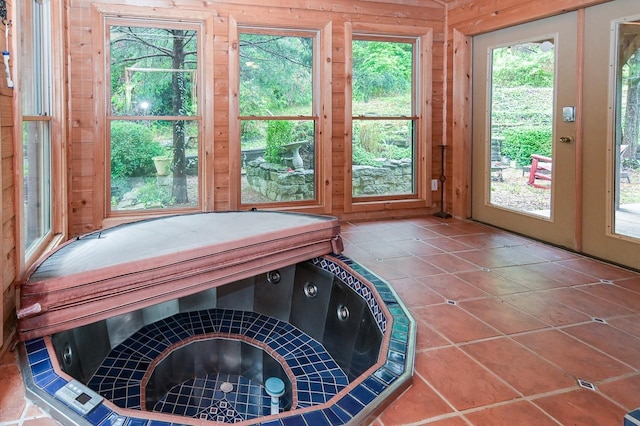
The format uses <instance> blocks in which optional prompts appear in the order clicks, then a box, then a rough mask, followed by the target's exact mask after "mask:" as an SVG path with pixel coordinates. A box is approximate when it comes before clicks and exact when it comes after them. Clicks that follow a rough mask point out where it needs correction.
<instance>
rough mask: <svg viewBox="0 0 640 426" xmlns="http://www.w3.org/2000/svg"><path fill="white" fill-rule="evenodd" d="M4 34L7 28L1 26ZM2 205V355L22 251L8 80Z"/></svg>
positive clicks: (0, 132)
mask: <svg viewBox="0 0 640 426" xmlns="http://www.w3.org/2000/svg"><path fill="white" fill-rule="evenodd" d="M6 6H7V12H8V19H11V20H12V22H14V23H15V22H17V21H16V19H17V15H16V13H15V10H14V4H13V2H11V1H9V2H7V5H6ZM0 27H1V28H2V29H3V30H4V25H0ZM9 30H10V32H9V34H10V38H9V40H7V39H6V37H5V31H1V32H0V45H2V46H5V45H6V43H7V42H8V44H9V45H10V46H15V40H16V39H15V31H16V25H12V26H11V27H10V28H9ZM12 54H13V55H15V54H16V49H15V48H13V49H12ZM14 64H15V56H13V57H12V58H11V62H10V65H11V66H12V67H13V73H12V79H13V80H14V84H15V80H16V79H17V76H16V73H15V66H14ZM0 80H1V81H0V188H1V191H0V202H1V203H2V213H1V216H0V219H1V220H0V229H1V230H2V234H1V235H2V236H1V238H0V241H1V244H2V250H1V251H0V255H1V256H2V258H1V259H0V267H2V286H0V289H2V293H1V294H2V296H1V297H2V299H1V300H0V320H1V321H2V326H1V327H0V353H1V352H3V350H2V349H3V348H6V342H7V341H8V339H10V338H11V335H12V331H11V330H12V328H13V325H14V323H15V320H14V319H13V318H14V315H13V314H14V311H15V287H14V281H15V279H16V277H17V271H18V257H17V256H16V250H17V247H18V240H17V237H18V234H17V233H16V208H17V206H18V203H16V199H17V198H16V197H17V196H18V194H19V189H18V187H19V185H16V178H15V174H16V170H15V167H16V156H15V152H16V151H17V149H16V148H17V146H16V144H15V137H14V132H15V131H16V129H15V128H14V125H13V122H14V112H15V105H14V102H13V94H14V91H13V89H9V88H8V87H7V80H6V79H5V78H2V79H0Z"/></svg>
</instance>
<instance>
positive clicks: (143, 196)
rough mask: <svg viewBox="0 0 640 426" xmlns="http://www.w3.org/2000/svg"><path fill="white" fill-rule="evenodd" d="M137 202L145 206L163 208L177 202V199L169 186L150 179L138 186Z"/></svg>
mask: <svg viewBox="0 0 640 426" xmlns="http://www.w3.org/2000/svg"><path fill="white" fill-rule="evenodd" d="M136 193H137V197H136V198H137V202H138V203H141V204H144V206H145V208H163V207H167V206H171V205H173V204H175V202H176V200H175V198H174V197H173V196H172V195H171V191H170V190H168V189H167V187H164V186H160V185H158V184H157V183H156V182H155V181H150V182H147V183H145V184H144V185H141V186H139V187H138V188H136Z"/></svg>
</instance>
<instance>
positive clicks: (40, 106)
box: [18, 0, 53, 257]
mask: <svg viewBox="0 0 640 426" xmlns="http://www.w3.org/2000/svg"><path fill="white" fill-rule="evenodd" d="M18 4H19V5H20V20H21V22H20V25H21V28H22V29H24V31H22V32H21V34H20V36H21V39H20V55H21V56H20V63H21V66H20V70H21V71H20V79H21V81H20V83H21V84H20V87H21V94H22V99H21V103H22V176H23V188H22V189H23V198H24V199H23V208H24V211H23V217H22V227H23V235H24V251H25V256H27V257H28V256H29V255H30V254H32V253H33V252H34V251H35V250H36V249H37V248H38V247H40V246H41V245H42V243H43V242H45V240H46V239H47V237H48V236H49V235H50V234H51V230H52V209H53V206H52V201H51V181H52V150H51V126H52V121H51V120H52V102H51V82H52V76H51V56H50V54H51V51H52V48H51V10H50V2H49V0H41V1H35V0H25V1H22V2H19V3H18Z"/></svg>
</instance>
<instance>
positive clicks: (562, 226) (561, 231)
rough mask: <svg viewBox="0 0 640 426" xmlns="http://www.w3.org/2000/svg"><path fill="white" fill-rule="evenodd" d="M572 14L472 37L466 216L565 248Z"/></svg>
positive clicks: (572, 220)
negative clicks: (469, 205) (470, 150)
mask: <svg viewBox="0 0 640 426" xmlns="http://www.w3.org/2000/svg"><path fill="white" fill-rule="evenodd" d="M576 46H577V13H575V12H574V13H567V14H563V15H560V16H556V17H552V18H547V19H544V20H541V21H536V22H533V23H528V24H524V25H519V26H516V27H511V28H507V29H503V30H499V31H495V32H492V33H488V34H483V35H480V36H476V37H474V39H473V64H474V65H473V161H472V166H473V171H472V173H473V188H472V217H473V218H474V219H476V220H479V221H481V222H485V223H489V224H493V225H496V226H499V227H501V228H505V229H509V230H512V231H514V232H517V233H521V234H525V235H529V236H531V237H534V238H538V239H541V240H544V241H548V242H551V243H553V244H557V245H560V246H564V247H567V248H570V249H578V237H577V234H576V232H577V230H576V224H577V220H576V212H577V211H576V204H577V195H576V191H575V188H576V143H575V139H576V111H577V110H576V103H577V102H576V92H577V83H576V69H577V67H576V65H577V54H576V52H577V49H576Z"/></svg>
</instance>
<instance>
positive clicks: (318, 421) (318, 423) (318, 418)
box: [302, 411, 332, 426]
mask: <svg viewBox="0 0 640 426" xmlns="http://www.w3.org/2000/svg"><path fill="white" fill-rule="evenodd" d="M302 417H303V418H304V420H305V422H307V424H308V425H309V426H332V423H331V422H329V420H328V419H327V418H326V417H325V415H324V414H323V413H322V411H313V412H310V413H306V414H303V415H302Z"/></svg>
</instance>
